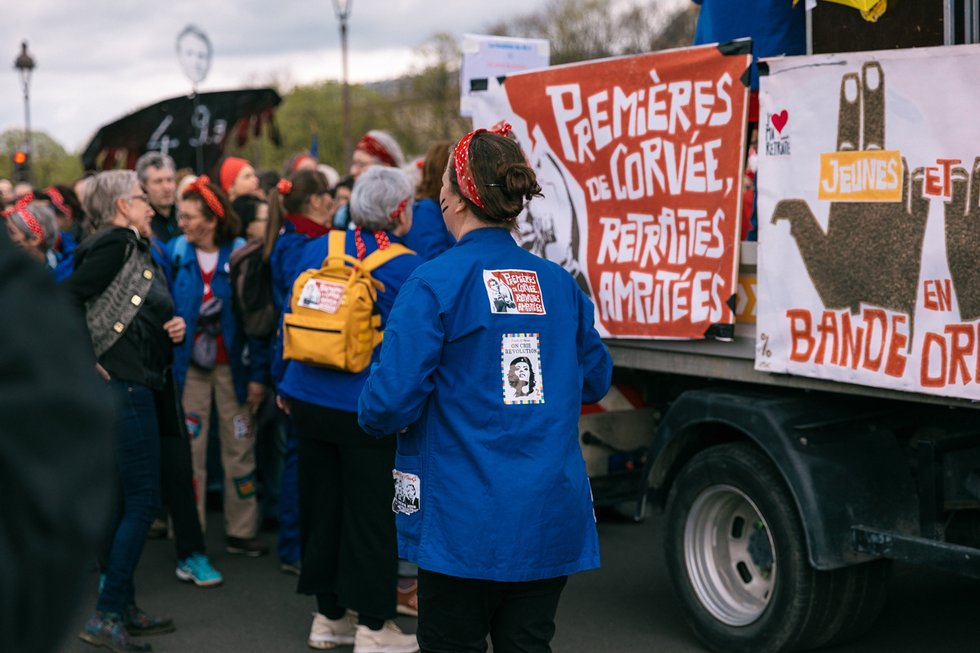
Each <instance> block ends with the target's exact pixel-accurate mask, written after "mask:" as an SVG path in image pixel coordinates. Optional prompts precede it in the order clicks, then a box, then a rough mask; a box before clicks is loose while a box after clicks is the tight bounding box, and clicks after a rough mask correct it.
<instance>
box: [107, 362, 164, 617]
mask: <svg viewBox="0 0 980 653" xmlns="http://www.w3.org/2000/svg"><path fill="white" fill-rule="evenodd" d="M108 387H109V389H110V391H111V392H112V395H113V398H114V399H115V405H116V421H115V431H116V433H115V436H116V469H117V474H118V481H119V486H120V489H121V506H120V510H119V515H118V519H117V521H116V527H115V529H114V531H113V533H112V543H111V546H110V548H109V556H108V559H107V560H106V566H105V585H104V586H103V588H102V591H101V592H100V593H99V600H98V603H97V605H96V608H97V609H98V610H99V611H102V612H118V613H120V614H121V613H122V612H123V611H124V610H125V608H126V606H127V605H128V604H131V603H133V602H134V600H135V588H134V586H133V574H134V573H135V571H136V565H137V564H138V563H139V560H140V556H141V555H142V554H143V544H144V543H145V542H146V533H147V531H148V530H149V528H150V524H151V523H152V522H153V518H154V516H156V513H157V510H158V509H159V508H160V431H159V425H158V423H157V414H156V405H155V400H154V394H153V391H152V390H151V389H150V388H148V387H146V386H143V385H139V384H136V383H127V382H125V381H116V380H112V381H109V382H108Z"/></svg>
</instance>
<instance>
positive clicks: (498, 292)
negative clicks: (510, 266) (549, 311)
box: [483, 270, 545, 315]
mask: <svg viewBox="0 0 980 653" xmlns="http://www.w3.org/2000/svg"><path fill="white" fill-rule="evenodd" d="M483 285H484V286H486V289H487V299H489V300H490V312H491V313H513V314H515V315H544V314H545V310H544V299H543V298H542V296H541V284H539V283H538V273H537V272H534V271H533V270H484V271H483Z"/></svg>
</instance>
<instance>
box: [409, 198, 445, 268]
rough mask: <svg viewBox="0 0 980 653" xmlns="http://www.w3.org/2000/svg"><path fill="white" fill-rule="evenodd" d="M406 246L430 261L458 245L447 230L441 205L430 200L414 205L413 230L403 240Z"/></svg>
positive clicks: (422, 200)
mask: <svg viewBox="0 0 980 653" xmlns="http://www.w3.org/2000/svg"><path fill="white" fill-rule="evenodd" d="M402 242H403V243H405V246H406V247H408V248H409V249H411V250H414V251H415V253H416V254H418V255H419V256H421V257H422V260H424V261H428V260H430V259H434V258H435V257H437V256H439V255H440V254H442V253H443V252H445V251H446V250H447V249H449V248H450V247H452V246H453V245H455V244H456V239H455V238H453V236H452V234H450V233H449V231H448V230H447V229H446V223H445V222H444V221H443V219H442V211H440V210H439V205H438V204H437V203H436V202H435V201H434V200H430V199H428V198H423V199H420V200H417V201H416V202H415V204H413V205H412V228H411V229H409V230H408V233H407V234H405V236H404V237H403V238H402Z"/></svg>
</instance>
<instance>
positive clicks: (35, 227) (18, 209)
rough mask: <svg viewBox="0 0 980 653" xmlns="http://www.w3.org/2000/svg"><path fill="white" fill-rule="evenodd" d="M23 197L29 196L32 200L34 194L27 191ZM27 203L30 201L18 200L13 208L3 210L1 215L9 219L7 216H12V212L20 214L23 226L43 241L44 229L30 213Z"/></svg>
mask: <svg viewBox="0 0 980 653" xmlns="http://www.w3.org/2000/svg"><path fill="white" fill-rule="evenodd" d="M24 197H30V198H31V200H33V199H34V194H33V193H28V194H27V195H25V196H24ZM22 199H23V198H22ZM28 204H30V201H28V202H25V203H23V204H21V202H20V201H19V200H18V202H17V204H16V205H14V207H13V208H11V209H7V210H6V211H4V212H3V217H5V218H8V219H9V218H11V217H13V216H14V214H15V213H16V214H17V215H19V216H20V219H21V220H23V221H24V226H25V227H27V229H28V230H29V231H30V232H31V233H32V234H34V235H35V236H36V237H37V239H38V240H40V241H41V242H44V229H43V228H41V223H40V222H38V220H37V218H35V217H34V216H33V215H32V214H31V212H30V211H28V210H27V205H28Z"/></svg>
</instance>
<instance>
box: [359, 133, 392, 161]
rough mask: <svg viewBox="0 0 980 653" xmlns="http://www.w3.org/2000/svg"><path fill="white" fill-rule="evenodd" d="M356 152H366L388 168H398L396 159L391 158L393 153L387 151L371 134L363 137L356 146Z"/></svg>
mask: <svg viewBox="0 0 980 653" xmlns="http://www.w3.org/2000/svg"><path fill="white" fill-rule="evenodd" d="M354 149H355V150H364V151H365V152H367V153H368V154H370V155H371V156H376V157H378V158H379V159H381V162H382V163H384V164H385V165H386V166H389V167H391V168H397V167H398V164H397V163H395V158H394V157H393V156H391V153H389V152H388V150H386V149H385V146H384V145H382V144H381V143H380V142H379V141H378V139H376V138H375V137H374V136H371V135H369V134H365V135H364V136H361V140H359V141H357V145H355V146H354Z"/></svg>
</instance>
